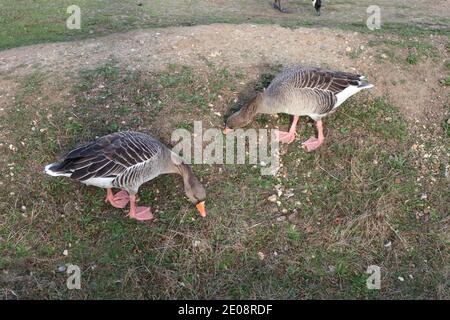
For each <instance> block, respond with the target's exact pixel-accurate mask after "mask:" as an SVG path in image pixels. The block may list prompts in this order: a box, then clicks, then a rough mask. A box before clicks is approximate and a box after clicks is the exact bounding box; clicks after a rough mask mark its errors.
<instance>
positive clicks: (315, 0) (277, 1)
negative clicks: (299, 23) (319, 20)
mask: <svg viewBox="0 0 450 320" xmlns="http://www.w3.org/2000/svg"><path fill="white" fill-rule="evenodd" d="M312 5H313V7H314V9H316V14H317V15H318V16H320V8H321V7H322V0H312ZM273 7H274V8H275V9H277V10H279V11H281V12H283V13H286V12H288V11H287V10H286V9H283V8H282V7H281V0H274V2H273Z"/></svg>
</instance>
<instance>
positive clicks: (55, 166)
mask: <svg viewBox="0 0 450 320" xmlns="http://www.w3.org/2000/svg"><path fill="white" fill-rule="evenodd" d="M59 169H61V164H60V163H57V162H55V163H51V164H48V165H46V166H45V168H44V172H45V173H46V174H48V175H50V176H53V177H58V176H64V177H70V175H71V174H70V173H68V172H63V171H58V170H59Z"/></svg>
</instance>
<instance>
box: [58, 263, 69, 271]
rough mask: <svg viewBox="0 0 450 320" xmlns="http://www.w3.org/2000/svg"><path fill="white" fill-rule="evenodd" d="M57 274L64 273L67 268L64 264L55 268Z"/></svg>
mask: <svg viewBox="0 0 450 320" xmlns="http://www.w3.org/2000/svg"><path fill="white" fill-rule="evenodd" d="M57 270H58V272H66V270H67V268H66V266H65V265H64V264H62V265H59V266H58V268H57Z"/></svg>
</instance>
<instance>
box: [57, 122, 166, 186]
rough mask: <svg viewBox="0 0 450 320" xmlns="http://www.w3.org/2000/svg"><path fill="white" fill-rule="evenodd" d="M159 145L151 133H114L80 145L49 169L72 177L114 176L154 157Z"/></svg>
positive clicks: (158, 151) (160, 150)
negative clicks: (149, 134)
mask: <svg viewBox="0 0 450 320" xmlns="http://www.w3.org/2000/svg"><path fill="white" fill-rule="evenodd" d="M161 152H162V144H161V143H160V142H159V141H158V140H156V139H154V138H153V137H151V136H148V135H145V134H142V133H138V132H132V131H128V132H117V133H112V134H109V135H106V136H103V137H101V138H98V139H96V140H95V141H92V142H90V143H88V144H85V145H83V146H80V147H78V148H76V149H74V150H72V151H70V152H69V153H68V154H67V155H65V156H64V158H63V160H62V161H61V162H60V163H59V164H57V165H56V166H57V167H53V168H51V170H53V171H58V172H64V173H68V174H70V177H71V178H72V179H75V180H79V181H85V180H87V179H90V178H104V177H112V178H115V177H117V176H118V175H120V174H122V173H124V172H125V171H126V170H127V169H129V168H131V167H133V166H136V165H138V164H140V163H143V162H146V161H151V160H155V159H156V158H158V157H159V155H160V154H161Z"/></svg>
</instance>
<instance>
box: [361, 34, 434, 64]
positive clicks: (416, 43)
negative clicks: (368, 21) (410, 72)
mask: <svg viewBox="0 0 450 320" xmlns="http://www.w3.org/2000/svg"><path fill="white" fill-rule="evenodd" d="M368 44H369V46H372V47H373V46H380V45H384V46H385V48H386V49H387V50H386V49H385V50H384V51H385V52H384V53H385V54H387V55H388V56H390V58H391V59H396V58H397V57H396V56H395V54H394V53H393V52H392V50H390V48H399V49H404V50H406V52H407V56H406V62H407V63H408V64H411V65H414V64H417V63H419V62H420V61H421V60H425V59H427V58H430V59H433V60H434V61H437V59H438V58H439V52H438V50H437V49H436V47H435V46H433V45H432V44H430V43H429V42H427V41H425V40H411V39H398V40H392V39H381V38H380V39H375V40H370V41H369V43H368Z"/></svg>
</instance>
